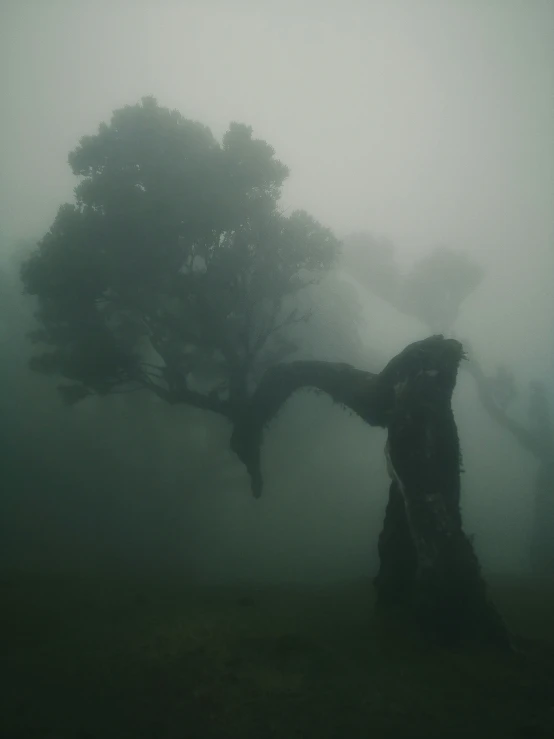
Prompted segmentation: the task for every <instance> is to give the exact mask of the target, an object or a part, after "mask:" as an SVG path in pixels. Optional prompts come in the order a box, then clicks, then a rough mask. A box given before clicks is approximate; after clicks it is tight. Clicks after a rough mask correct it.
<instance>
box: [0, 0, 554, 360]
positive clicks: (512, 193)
mask: <svg viewBox="0 0 554 739" xmlns="http://www.w3.org/2000/svg"><path fill="white" fill-rule="evenodd" d="M0 12H1V20H2V22H1V23H0V29H1V30H0V62H1V63H0V70H1V71H0V93H1V95H2V99H3V100H4V101H6V102H7V105H5V107H4V111H3V114H2V133H3V135H2V137H1V139H0V163H1V168H0V171H1V174H0V181H1V189H0V224H1V228H2V231H3V233H4V235H5V237H7V239H8V240H10V239H14V238H17V237H20V236H33V237H34V236H36V235H37V234H38V235H40V234H41V233H42V232H43V231H44V230H45V229H46V228H47V227H48V226H49V224H50V223H51V221H52V219H53V216H54V214H55V212H56V209H57V207H58V205H59V204H60V203H61V202H63V201H64V200H68V199H71V197H72V189H73V187H74V185H75V181H74V178H73V176H72V174H71V172H70V170H69V167H68V165H67V154H68V152H69V151H70V150H71V149H72V148H74V147H75V146H76V144H77V143H78V141H79V138H80V137H81V136H82V135H84V134H86V133H93V132H94V131H95V130H96V129H97V126H98V124H99V123H100V122H101V121H104V120H109V117H110V114H111V112H112V111H113V110H114V109H115V108H118V107H121V106H122V105H125V104H133V103H135V102H137V101H138V100H139V99H140V97H141V96H143V95H145V94H153V95H155V96H156V97H157V98H158V100H159V102H160V103H161V104H163V105H167V106H169V107H171V108H177V109H179V110H180V111H181V112H182V113H183V114H184V115H186V116H187V117H191V118H193V119H197V120H200V121H202V122H203V123H205V124H207V125H208V126H210V128H211V129H212V130H213V132H214V133H215V134H216V135H217V136H221V135H222V134H223V133H224V131H225V130H226V128H227V126H228V124H229V122H231V121H233V120H237V121H241V122H245V123H248V124H249V125H252V126H253V128H254V132H255V135H256V136H258V137H260V138H264V139H266V140H267V141H269V142H270V143H271V144H272V145H273V146H274V147H275V149H276V152H277V155H278V156H279V157H280V158H281V159H282V160H283V161H284V162H285V163H286V164H287V165H288V166H289V167H290V168H291V177H290V179H289V182H288V183H287V185H286V187H285V190H284V195H283V205H284V207H287V208H296V207H302V208H306V209H307V210H308V211H310V212H311V213H312V214H313V215H314V216H315V217H316V218H318V219H320V220H321V221H323V222H324V223H325V224H326V225H328V226H331V227H332V228H333V229H334V230H335V231H336V232H337V234H338V235H339V236H343V235H346V234H347V233H349V232H350V231H356V230H361V229H369V230H371V231H373V232H376V233H378V234H383V235H386V236H388V237H389V238H391V239H392V240H393V241H394V242H395V244H396V247H397V250H398V253H399V255H400V257H401V258H403V259H406V260H408V261H409V260H412V259H414V258H416V257H417V256H418V255H420V254H421V253H423V252H425V251H426V250H428V249H429V248H430V247H431V246H433V245H436V244H438V243H448V244H451V245H453V246H455V247H459V248H463V249H465V250H467V251H468V252H470V253H471V254H472V255H474V256H475V257H476V258H477V259H478V260H479V261H480V262H481V263H482V264H483V265H484V266H485V267H487V268H488V269H489V278H488V281H487V284H486V289H484V290H482V291H481V293H482V294H481V295H480V296H479V298H478V299H476V300H474V301H473V303H472V305H473V311H474V313H473V314H471V312H470V320H469V324H468V328H469V329H471V328H472V326H473V324H474V323H475V320H476V317H477V316H481V315H482V313H483V312H486V313H487V315H488V321H487V325H486V335H485V337H484V338H483V340H482V341H481V344H482V345H485V344H486V346H490V345H491V342H492V344H493V346H494V347H495V348H496V349H498V351H500V352H502V347H504V346H507V345H508V343H509V342H510V341H512V342H513V341H514V336H515V337H517V340H518V342H519V346H520V348H519V353H521V354H523V355H526V356H527V355H530V354H533V355H535V356H537V358H538V359H537V361H538V362H539V363H540V366H541V367H542V368H543V369H546V368H547V367H551V364H552V335H553V334H554V332H553V331H552V323H551V313H552V297H551V292H552V291H551V275H552V274H554V248H553V247H554V215H553V211H554V209H553V208H552V204H553V203H554V134H553V132H554V3H552V2H551V0H521V1H520V0H487V1H486V2H484V1H482V0H476V1H474V0H404V1H402V0H386V2H385V0H374V1H373V2H372V1H371V0H369V1H367V2H363V3H362V2H353V1H352V0H344V1H343V2H327V3H326V2H319V3H313V2H310V1H309V0H304V1H303V0H299V1H298V2H295V3H291V2H287V1H283V2H279V3H276V2H273V3H269V2H263V1H262V2H245V1H244V0H243V1H242V2H222V1H218V0H204V2H196V1H195V0H190V1H187V0H183V1H182V2H177V0H173V1H172V0H161V1H160V2H156V3H154V2H145V1H144V0H133V2H127V0H118V2H104V1H103V0H96V1H95V2H85V1H84V0H83V1H80V0H74V1H73V2H70V1H68V0H49V1H48V2H44V1H43V0H13V1H12V0H0ZM478 323H479V324H482V321H478ZM547 334H549V340H548V341H544V340H543V339H542V338H539V337H542V336H545V335H547ZM475 340H476V338H475V337H474V341H475ZM541 342H542V346H541ZM477 343H479V339H477ZM539 354H540V355H541V356H540V358H539V357H538V355H539Z"/></svg>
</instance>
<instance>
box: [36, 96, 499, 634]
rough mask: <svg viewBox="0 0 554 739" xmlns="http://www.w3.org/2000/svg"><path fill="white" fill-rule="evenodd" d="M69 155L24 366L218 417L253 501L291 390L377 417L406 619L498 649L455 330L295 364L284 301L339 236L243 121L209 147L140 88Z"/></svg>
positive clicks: (76, 388)
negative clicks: (462, 510)
mask: <svg viewBox="0 0 554 739" xmlns="http://www.w3.org/2000/svg"><path fill="white" fill-rule="evenodd" d="M69 161H70V164H71V166H72V169H73V172H74V173H75V174H76V175H78V176H80V177H81V178H82V179H81V181H80V183H79V185H78V186H77V188H76V191H75V192H76V203H75V204H66V205H63V206H62V207H61V208H60V210H59V212H58V215H57V217H56V219H55V221H54V223H53V225H52V227H51V228H50V230H49V231H48V233H47V234H46V235H45V236H44V237H43V238H42V239H41V241H40V243H39V245H38V249H37V251H36V252H35V253H34V254H33V255H32V256H31V257H30V258H29V259H28V260H27V261H26V262H25V264H24V265H23V268H22V279H23V282H24V285H25V288H26V290H27V292H28V293H29V294H31V295H35V296H36V297H37V299H38V306H39V309H38V313H37V319H38V321H39V324H40V328H39V330H38V331H36V332H35V334H34V340H35V341H36V342H41V343H46V344H47V345H49V348H48V349H46V350H43V351H42V353H40V354H38V355H36V356H35V357H34V358H33V362H32V366H33V368H35V369H37V370H41V371H45V372H51V373H59V374H61V375H63V376H64V377H66V378H68V379H70V380H72V381H73V382H72V384H70V385H67V384H66V385H62V386H61V388H60V389H61V391H62V394H63V396H64V398H65V399H66V401H67V402H69V403H73V402H76V401H77V400H79V399H81V398H83V397H86V396H87V395H90V394H93V393H96V394H99V395H108V394H110V393H116V392H125V391H127V390H135V389H142V388H146V389H149V390H151V391H152V392H154V393H155V394H156V395H158V396H159V397H160V398H162V399H163V400H166V401H167V402H169V403H179V402H180V403H186V404H189V405H191V406H195V407H197V408H200V409H203V410H209V411H213V412H215V413H218V414H220V415H222V416H224V417H225V418H227V419H228V420H229V421H230V422H231V424H232V426H233V433H232V436H231V447H232V449H233V450H234V451H235V452H236V454H237V455H238V457H239V458H240V459H241V460H242V461H243V463H244V464H245V465H246V467H247V469H248V471H249V472H250V475H251V481H252V488H253V492H254V494H255V495H256V496H257V497H258V496H259V495H260V493H261V489H262V474H261V465H260V439H261V430H262V428H263V426H264V424H265V423H266V422H267V421H268V420H270V419H271V417H272V416H273V415H274V414H275V412H276V411H277V410H278V408H279V407H280V405H281V404H282V403H283V402H285V401H286V399H287V398H288V396H289V395H290V393H291V392H293V391H295V390H296V389H298V388H300V387H302V386H309V387H316V388H318V389H320V390H323V391H325V392H328V393H329V394H330V395H331V396H332V397H333V398H334V399H336V400H338V401H339V402H341V403H343V404H344V405H346V406H348V407H349V408H350V409H351V410H353V411H354V412H355V413H358V414H359V415H360V416H361V417H362V419H364V420H365V421H366V422H367V423H369V424H371V425H378V426H382V427H385V428H387V429H388V444H387V458H388V460H389V465H390V469H391V474H392V477H393V484H394V485H395V486H396V489H397V490H398V492H399V493H400V495H401V496H402V500H403V504H404V510H405V517H406V522H407V524H408V530H409V536H410V540H411V541H412V542H413V544H414V546H415V547H416V551H417V566H416V569H415V572H414V573H413V577H411V578H410V579H409V582H408V583H407V584H406V583H404V589H405V596H406V602H407V604H411V605H412V606H413V607H414V612H415V614H416V616H417V618H418V621H419V623H420V624H421V625H422V627H423V628H424V629H425V631H426V632H427V633H429V634H430V635H432V636H433V637H434V638H438V639H440V640H441V641H443V642H447V643H452V642H456V641H459V640H460V639H464V638H465V637H468V636H471V637H476V638H479V639H484V640H485V641H487V642H494V643H497V644H501V645H502V646H509V637H508V634H507V631H506V629H505V626H504V624H503V623H502V621H501V620H500V618H499V617H498V614H497V613H496V611H495V609H494V608H493V606H492V605H491V604H490V602H489V601H488V598H487V595H486V590H485V586H484V582H483V580H482V578H481V575H480V572H479V566H478V562H477V559H476V557H475V554H474V553H473V549H472V547H471V544H470V542H469V541H468V539H467V537H465V535H464V533H463V531H462V527H461V520H460V516H459V511H458V499H459V450H458V442H457V434H456V427H455V423H454V420H453V417H452V411H451V407H450V398H451V394H452V390H453V388H454V384H455V381H456V373H457V369H458V364H459V362H460V360H461V358H462V354H463V352H462V347H461V345H460V344H459V342H456V341H453V340H445V339H443V338H442V337H441V336H435V337H431V338H430V339H428V340H426V341H425V342H418V343H417V344H415V345H412V346H410V347H407V349H406V350H405V351H404V352H402V353H401V354H400V355H398V356H397V357H395V358H394V359H393V360H392V361H391V362H389V364H388V365H387V366H386V367H385V369H384V370H383V371H382V372H381V373H379V375H374V374H371V373H369V372H365V371H363V370H359V369H358V370H357V369H355V368H354V367H352V366H350V365H347V364H342V363H336V362H333V361H313V360H298V361H296V362H294V361H290V357H291V355H292V353H293V352H295V351H296V349H297V344H296V343H295V342H294V341H293V340H292V339H291V338H290V335H289V336H287V331H289V333H290V329H291V328H292V327H294V326H296V325H297V324H298V323H302V322H304V321H305V320H306V319H307V314H306V313H304V312H301V311H300V310H299V307H298V304H295V303H296V297H297V295H298V293H299V291H300V290H301V289H302V288H304V287H306V286H308V285H310V284H313V283H314V282H316V281H317V280H318V279H319V278H320V277H321V276H322V275H324V274H325V273H326V272H327V271H328V270H329V269H330V267H331V265H332V264H333V260H334V258H335V257H336V255H337V253H338V248H339V242H338V241H337V239H336V238H335V237H334V236H333V235H332V233H331V232H330V231H329V230H328V229H326V228H324V227H323V226H321V225H320V224H319V223H317V222H316V221H315V220H314V219H313V218H311V217H310V216H309V215H308V214H307V213H305V212H303V211H295V212H294V213H292V214H291V215H290V216H288V217H285V215H284V214H282V213H280V212H279V209H278V197H279V193H280V188H281V185H282V184H283V181H284V179H285V177H286V176H287V169H286V168H285V167H284V165H282V164H281V163H280V162H278V161H277V160H276V159H275V157H274V152H273V149H271V147H269V145H268V144H266V143H265V142H262V141H257V140H255V139H253V138H252V131H251V129H249V128H247V127H245V126H241V125H238V124H232V125H231V127H230V128H229V131H228V132H227V133H226V134H225V136H224V137H223V141H222V144H221V145H220V144H218V143H217V142H216V141H215V139H214V138H213V136H212V135H211V133H210V132H209V131H208V129H206V128H205V127H204V126H201V125H200V124H197V123H193V122H191V121H187V120H185V119H184V118H183V117H182V116H181V115H180V114H178V113H176V112H174V111H173V112H172V111H169V110H167V109H164V108H161V107H159V106H158V105H157V103H156V101H155V100H153V99H152V98H144V99H143V100H142V103H141V104H139V105H136V106H130V107H126V108H123V109H120V110H118V111H115V113H114V115H113V118H112V121H111V123H110V125H104V124H103V125H101V126H100V129H99V132H98V134H97V135H95V136H87V137H84V138H83V139H82V140H81V143H80V145H79V147H78V148H77V149H76V150H75V151H73V152H72V153H71V154H70V157H69ZM284 359H289V361H288V362H283V360H284ZM380 592H381V593H382V595H381V598H380V599H381V601H382V602H383V604H384V605H387V600H388V599H387V597H386V592H385V589H381V591H380Z"/></svg>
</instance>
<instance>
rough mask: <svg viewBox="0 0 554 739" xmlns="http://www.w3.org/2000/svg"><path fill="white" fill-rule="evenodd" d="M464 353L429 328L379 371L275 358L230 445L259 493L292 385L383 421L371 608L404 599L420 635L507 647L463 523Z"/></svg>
mask: <svg viewBox="0 0 554 739" xmlns="http://www.w3.org/2000/svg"><path fill="white" fill-rule="evenodd" d="M462 356H463V351H462V346H461V344H460V343H459V342H457V341H454V340H451V339H450V340H449V339H446V340H445V339H444V338H443V337H442V336H433V337H430V338H429V339H426V340H424V341H420V342H415V343H414V344H411V345H410V346H408V347H407V348H406V349H405V350H404V351H403V352H401V353H400V354H399V355H398V356H396V357H395V358H394V359H393V360H391V362H389V364H388V365H387V366H386V367H385V368H384V370H383V371H382V372H380V373H379V374H378V375H372V374H371V373H368V372H362V371H360V370H356V369H355V368H354V367H351V366H349V365H345V364H336V363H328V362H292V363H290V364H285V365H279V366H277V367H274V368H273V369H272V370H270V371H269V372H268V373H267V374H266V375H265V376H264V378H263V380H262V382H261V383H260V386H259V387H258V389H257V390H256V393H255V394H254V397H253V398H252V400H251V403H250V404H249V406H248V407H247V408H246V409H245V411H244V413H243V415H242V417H241V418H239V419H238V420H237V423H236V425H235V428H234V431H233V435H232V439H231V445H232V448H233V449H234V451H235V452H236V453H237V454H238V456H239V457H240V458H241V459H242V461H243V462H244V463H245V465H246V466H247V468H248V470H249V472H250V475H251V479H252V487H253V491H254V494H255V495H256V496H257V497H258V496H259V495H260V494H261V491H262V486H263V479H262V474H261V469H260V448H261V441H262V435H263V428H264V426H265V425H266V424H267V423H268V422H269V421H270V420H271V418H273V417H274V416H275V414H276V413H277V412H278V410H279V408H280V407H281V406H282V405H283V403H284V402H285V401H286V400H287V398H288V397H289V396H290V395H291V394H292V393H293V392H294V391H295V390H298V389H299V388H301V387H306V386H311V387H316V388H318V389H320V390H323V391H324V392H326V393H328V394H329V395H331V397H332V398H333V399H334V400H335V401H337V402H339V403H341V404H343V405H345V406H347V407H349V408H351V409H352V410H353V411H355V412H356V413H357V414H358V415H359V416H360V417H361V418H363V419H364V420H365V421H366V422H367V423H368V424H370V425H372V426H381V427H384V428H387V429H388V440H387V450H386V451H387V460H388V464H389V471H390V474H391V477H392V485H391V497H390V500H389V505H388V508H387V515H386V520H385V528H384V530H383V533H382V535H381V537H380V542H379V549H380V555H381V571H380V573H379V576H378V578H377V581H376V585H377V588H378V594H379V597H378V601H379V606H380V607H381V608H382V609H383V608H384V609H386V608H387V607H388V606H389V605H392V604H398V603H399V602H400V603H403V604H404V605H405V609H406V610H407V611H409V612H410V613H411V614H412V615H413V616H414V617H415V620H416V622H417V623H418V624H419V625H420V627H421V628H422V630H423V631H424V633H425V634H426V635H427V636H429V637H431V638H432V639H434V640H436V641H439V642H441V643H445V644H453V643H459V642H461V641H463V640H465V639H473V640H478V641H481V642H486V643H488V644H495V645H499V646H501V647H503V648H504V647H505V648H508V647H509V644H510V640H509V635H508V632H507V629H506V627H505V625H504V623H503V621H502V619H501V618H500V616H499V615H498V613H497V611H496V609H495V608H494V606H493V605H492V604H491V602H490V601H489V599H488V596H487V592H486V586H485V583H484V580H483V578H482V576H481V572H480V568H479V563H478V560H477V557H476V555H475V552H474V551H473V547H472V546H471V543H470V542H469V540H468V539H467V537H466V536H465V534H464V532H463V530H462V521H461V515H460V449H459V442H458V435H457V431H456V425H455V423H454V417H453V413H452V409H451V398H452V392H453V390H454V386H455V383H456V375H457V371H458V365H459V363H460V360H461V359H462Z"/></svg>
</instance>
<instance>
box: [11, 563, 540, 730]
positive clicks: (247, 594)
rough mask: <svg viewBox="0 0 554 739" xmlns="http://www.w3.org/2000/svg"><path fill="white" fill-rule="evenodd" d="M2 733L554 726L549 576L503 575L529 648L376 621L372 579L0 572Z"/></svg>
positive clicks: (509, 611) (505, 597)
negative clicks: (245, 582) (243, 581)
mask: <svg viewBox="0 0 554 739" xmlns="http://www.w3.org/2000/svg"><path fill="white" fill-rule="evenodd" d="M0 588H1V591H0V597H1V604H2V607H1V611H2V613H1V634H2V637H1V666H0V671H1V673H2V675H0V681H1V684H2V685H3V686H4V687H3V688H2V689H1V690H0V695H1V699H0V700H1V704H0V736H1V737H3V738H4V737H5V738H6V739H22V738H23V737H25V739H27V738H28V737H29V738H32V739H39V738H43V737H44V738H45V739H46V738H47V737H48V738H50V739H70V738H71V739H73V738H75V739H77V738H79V739H104V738H105V739H111V738H112V737H113V738H114V739H115V738H117V739H127V737H133V738H134V737H137V739H138V738H139V737H145V738H148V739H177V738H183V739H185V738H186V739H226V738H229V739H235V737H236V738H237V739H238V738H239V737H240V738H241V739H250V738H251V739H265V737H278V738H279V739H281V738H282V739H300V738H301V737H303V738H308V737H309V738H312V737H313V738H314V739H315V738H317V739H327V738H329V739H330V738H331V737H333V738H336V739H358V738H359V737H360V738H361V737H376V738H377V739H380V738H381V737H427V738H430V737H475V738H477V737H487V738H490V737H506V738H508V737H521V738H524V737H525V738H526V737H530V738H531V737H543V736H544V737H553V736H554V586H552V585H551V586H550V588H547V587H545V586H544V585H540V584H530V583H521V582H508V581H498V582H496V583H495V584H494V586H493V589H492V590H493V594H494V597H495V600H496V601H497V603H498V604H499V606H500V607H501V610H502V611H503V613H504V614H505V616H506V617H507V618H508V620H509V622H510V625H511V626H513V627H514V628H517V629H518V630H519V631H520V632H521V633H523V634H525V635H526V636H528V637H532V638H533V642H532V643H530V644H529V645H528V651H527V653H526V655H525V656H522V655H519V656H517V657H511V658H498V657H494V656H492V655H488V654H483V653H476V652H473V651H471V650H468V649H464V650H460V651H458V652H450V653H447V652H440V651H435V650H431V649H427V648H424V647H423V646H422V645H420V644H418V643H417V642H415V641H414V640H413V639H410V638H409V637H408V636H407V635H405V634H401V633H398V634H396V635H394V636H393V635H391V634H390V633H385V632H383V630H382V628H381V627H378V626H377V625H376V624H375V622H374V621H372V615H371V614H372V594H371V587H370V585H369V583H353V584H348V585H340V586H329V587H326V588H322V589H307V588H278V587H272V588H270V587H267V588H250V589H245V588H231V587H226V588H211V589H208V588H204V589H202V588H194V589H191V588H185V587H179V585H176V584H175V583H173V584H172V583H160V582H157V583H156V584H155V585H154V584H152V583H146V582H142V583H138V582H130V581H123V580H119V581H116V580H112V581H107V580H99V579H90V578H89V579H76V578H75V579H70V578H66V579H63V578H58V579H56V578H50V579H48V578H30V577H18V578H15V577H14V578H10V577H4V578H3V579H2V580H1V582H0Z"/></svg>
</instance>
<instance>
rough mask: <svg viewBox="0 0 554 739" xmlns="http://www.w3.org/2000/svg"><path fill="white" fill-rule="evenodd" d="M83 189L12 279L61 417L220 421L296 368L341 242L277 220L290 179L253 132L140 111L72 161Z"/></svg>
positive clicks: (288, 219) (151, 109)
mask: <svg viewBox="0 0 554 739" xmlns="http://www.w3.org/2000/svg"><path fill="white" fill-rule="evenodd" d="M69 164H70V166H71V169H72V171H73V173H74V174H75V175H76V176H77V177H78V178H79V183H78V185H77V186H76V188H75V202H74V203H66V204H64V205H62V206H61V207H60V209H59V211H58V213H57V216H56V218H55V220H54V222H53V224H52V226H51V228H50V229H49V231H48V232H47V233H46V234H45V235H44V237H43V238H42V239H41V240H40V241H39V243H38V247H37V249H36V250H35V251H34V252H33V254H32V255H31V256H30V257H29V258H28V259H27V260H26V261H25V262H24V264H23V266H22V270H21V275H22V280H23V283H24V286H25V289H26V292H27V293H29V294H31V295H34V296H36V297H37V298H38V312H37V318H38V321H39V329H38V330H37V331H35V332H33V336H32V338H33V340H34V341H35V342H37V343H38V344H39V345H40V350H39V353H37V354H36V355H35V356H34V357H33V359H32V367H33V368H34V369H36V370H38V371H42V372H48V373H53V374H57V373H59V374H61V375H63V376H64V377H65V378H67V379H69V380H71V384H67V383H66V384H64V385H62V386H60V390H61V392H62V394H63V396H64V398H65V399H66V401H67V402H69V403H73V402H76V401H77V400H79V399H81V398H83V397H85V396H86V395H88V394H91V393H98V394H107V393H112V392H120V391H126V390H132V389H135V388H137V389H138V388H148V389H150V390H152V391H154V392H155V393H157V394H158V395H159V396H160V397H162V398H164V399H165V400H168V401H170V402H185V403H189V404H191V405H195V406H197V407H199V408H204V409H208V410H212V411H215V412H217V413H221V414H223V415H225V416H227V417H229V418H231V419H232V418H233V417H235V416H236V413H237V409H238V408H240V406H241V404H243V403H244V401H245V399H246V398H247V397H248V396H249V394H251V393H252V392H253V390H254V388H255V386H256V383H257V381H258V380H259V378H260V376H261V372H262V371H263V369H265V368H267V367H268V366H271V365H272V364H274V363H276V362H278V361H281V360H282V359H284V358H285V357H287V356H289V355H290V354H291V353H293V352H294V351H295V350H296V348H297V345H296V344H295V342H294V341H293V340H292V339H291V338H290V337H288V336H287V329H288V328H289V327H291V326H293V325H294V324H296V323H299V322H302V321H304V320H306V318H307V317H308V316H307V314H306V313H305V312H301V311H300V310H299V308H298V306H297V305H295V296H296V294H297V293H298V291H299V290H301V289H302V288H303V287H306V286H307V285H310V284H313V283H314V282H316V281H318V280H319V279H320V278H321V277H322V276H323V275H324V274H325V273H326V272H327V271H328V270H329V269H330V268H331V266H332V264H333V262H334V259H335V257H336V255H337V253H338V250H339V246H340V244H339V241H338V240H337V239H336V238H335V236H334V235H333V234H332V232H331V231H330V230H329V229H328V228H325V227H324V226H322V225H321V224H320V223H318V222H317V221H316V220H315V219H314V218H312V217H311V216H310V215H309V214H308V213H306V212H305V211H300V210H297V211H294V212H292V213H290V214H289V215H286V214H284V213H282V212H281V210H280V209H279V198H280V193H281V187H282V185H283V183H284V181H285V179H286V177H287V176H288V169H287V167H286V166H285V165H284V164H282V163H281V162H280V161H279V160H278V159H277V158H276V157H275V152H274V150H273V148H272V147H271V146H270V145H269V144H267V143H266V142H265V141H262V140H259V139H255V138H254V137H253V132H252V129H251V128H250V127H248V126H246V125H242V124H238V123H232V124H231V125H230V126H229V129H228V131H227V132H226V133H225V135H224V136H223V139H222V141H221V143H219V142H218V141H217V140H216V139H215V137H214V136H213V135H212V133H211V132H210V130H209V129H208V128H207V127H206V126H204V125H202V124H200V123H197V122H195V121H191V120H187V119H186V118H184V117H183V116H182V115H181V114H180V113H178V112H177V111H172V110H168V109H167V108H164V107H161V106H159V105H158V103H157V101H156V100H155V99H154V98H151V97H147V98H143V99H142V101H141V102H140V103H138V104H136V105H132V106H125V107H123V108H121V109H118V110H116V111H115V112H114V113H113V116H112V118H111V121H110V123H109V124H106V123H102V124H101V125H100V126H99V129H98V132H97V133H96V134H94V135H88V136H84V137H83V138H82V139H81V141H80V143H79V145H78V146H77V148H76V149H75V150H74V151H72V152H71V153H70V155H69Z"/></svg>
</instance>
